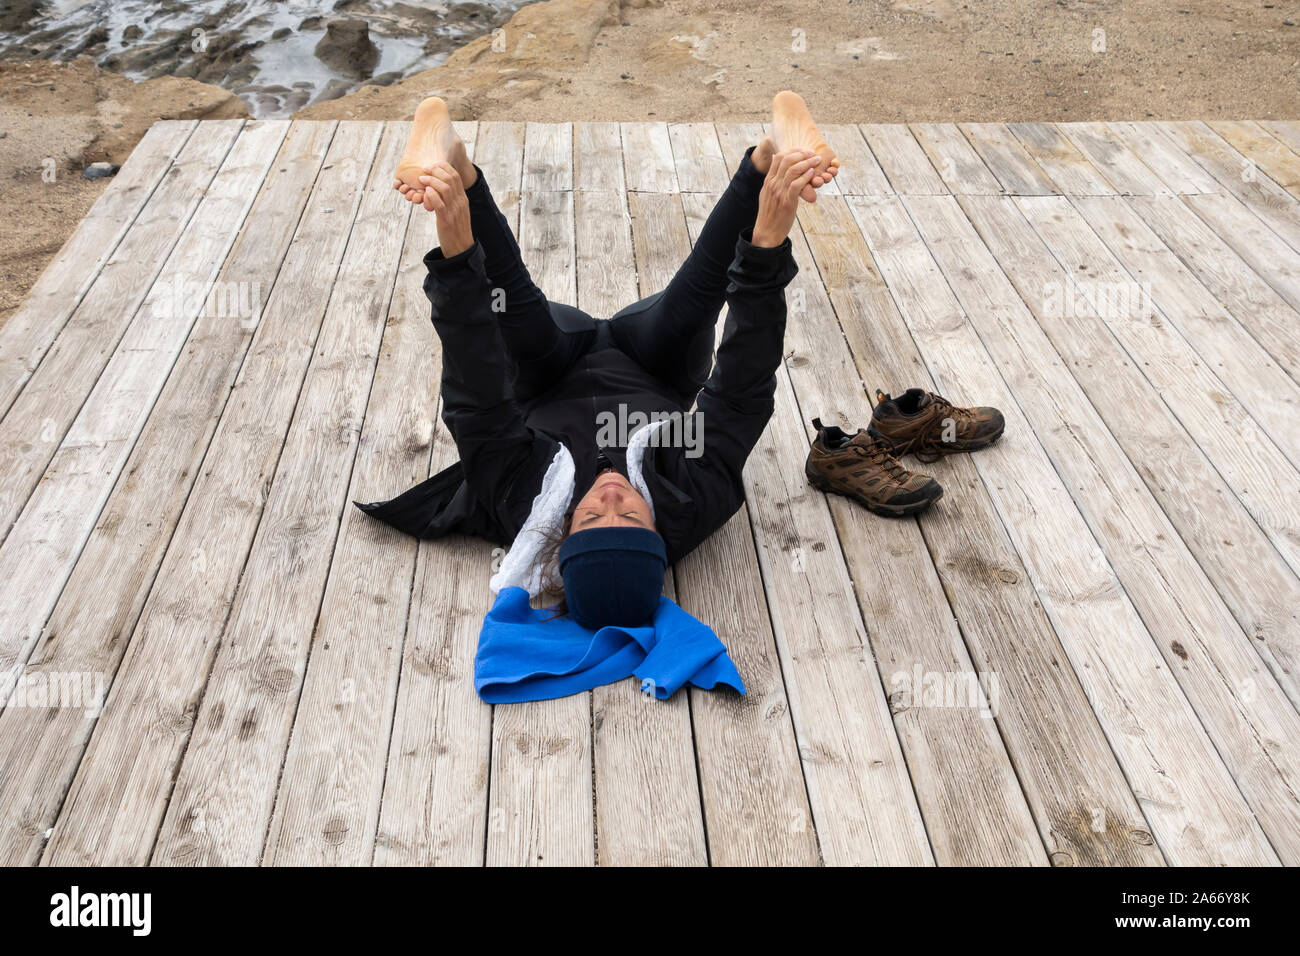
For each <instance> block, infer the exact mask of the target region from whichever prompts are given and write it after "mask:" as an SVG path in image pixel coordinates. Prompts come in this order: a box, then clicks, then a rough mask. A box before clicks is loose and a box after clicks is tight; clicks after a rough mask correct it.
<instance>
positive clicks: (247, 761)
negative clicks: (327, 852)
mask: <svg viewBox="0 0 1300 956" xmlns="http://www.w3.org/2000/svg"><path fill="white" fill-rule="evenodd" d="M408 135H409V134H408V131H407V130H406V129H405V128H403V127H402V126H400V125H393V126H391V127H389V128H388V129H387V130H385V131H384V134H383V137H382V139H381V141H380V145H379V151H378V153H377V154H376V156H375V161H374V165H373V167H372V169H371V176H370V179H369V181H368V183H367V188H366V190H365V195H364V196H363V198H362V205H361V209H360V210H359V212H358V213H357V220H356V223H355V224H354V226H353V228H352V234H351V237H350V238H349V241H348V252H347V253H346V254H345V255H344V258H343V262H342V264H341V265H340V267H339V282H338V286H337V289H336V292H335V294H334V295H333V296H332V297H331V299H330V304H329V308H328V310H327V311H326V313H325V321H324V324H323V325H322V327H321V334H320V337H319V338H318V339H317V342H316V354H315V356H314V357H313V359H312V364H311V366H310V367H309V368H308V370H307V376H306V378H305V379H304V380H303V384H302V389H301V392H300V394H299V398H298V408H297V410H296V411H295V414H294V422H293V424H292V426H291V427H290V429H289V434H288V437H287V438H286V439H285V444H284V450H283V451H282V452H281V454H280V460H279V462H278V463H277V466H276V471H275V475H274V477H273V478H272V483H271V488H270V492H269V494H268V496H267V501H266V507H265V509H264V511H263V513H262V522H261V525H260V526H259V528H258V533H257V536H256V537H255V538H254V539H253V546H252V550H251V552H250V553H249V557H248V562H247V564H246V566H245V568H244V574H243V582H242V584H241V587H240V590H239V593H238V594H237V595H236V598H235V601H234V604H233V605H232V607H231V610H230V620H229V623H228V624H227V626H226V629H225V632H224V634H223V637H222V646H221V649H220V651H219V652H218V654H217V657H216V660H215V661H214V663H213V667H212V673H211V676H210V677H209V679H208V684H207V688H206V689H205V691H204V694H203V707H202V709H201V710H200V711H199V714H198V717H197V719H196V720H195V724H194V732H193V733H192V734H191V737H190V743H189V746H188V748H187V749H186V751H185V757H184V760H183V761H182V763H181V766H180V770H179V771H178V773H177V777H176V784H175V786H174V788H173V790H172V796H171V800H170V802H169V804H168V811H167V815H166V816H165V817H164V819H163V824H162V828H161V830H160V831H159V834H158V841H157V843H156V844H155V847H154V852H153V860H154V862H156V863H159V864H164V865H175V864H188V865H194V864H215V863H220V864H223V865H224V864H236V863H238V864H244V865H250V864H253V863H256V862H257V861H258V860H259V859H260V858H261V854H262V849H263V843H264V840H265V838H266V828H267V824H268V822H269V821H270V817H271V812H272V809H273V803H274V799H275V789H276V785H277V783H278V781H279V775H280V769H281V767H282V766H283V764H284V756H285V750H286V748H287V746H288V743H289V733H290V731H291V729H292V727H293V718H294V714H295V712H296V709H297V705H298V700H299V696H300V693H301V685H302V677H303V673H304V671H305V670H306V666H307V660H308V656H309V654H310V646H311V637H312V633H313V631H314V629H315V627H316V624H317V619H318V615H319V612H320V609H321V605H322V597H321V595H322V593H323V592H324V591H325V589H326V583H327V581H328V579H329V572H330V568H331V554H332V552H333V551H334V546H335V543H336V541H337V538H338V534H339V522H340V519H341V517H342V513H343V510H344V508H345V507H346V506H347V490H348V484H349V479H350V475H351V473H352V468H353V463H354V458H355V454H356V447H357V443H358V439H359V435H360V430H361V429H360V424H361V419H362V416H363V415H364V412H365V403H366V399H367V396H368V395H369V393H370V386H371V382H372V380H373V376H374V370H375V363H376V359H377V357H378V352H379V345H380V340H381V339H382V337H383V330H384V325H385V319H386V317H387V310H388V302H389V297H390V296H391V295H392V290H393V280H394V278H395V276H396V272H397V261H398V255H399V250H400V248H401V242H402V238H403V235H404V229H403V228H402V227H403V226H404V225H405V219H406V216H407V215H408V214H409V212H410V208H411V207H410V204H409V203H406V202H405V201H404V200H403V199H402V198H401V197H400V196H398V195H397V194H396V193H395V192H394V191H393V190H392V189H391V178H390V176H391V174H390V173H389V172H388V171H389V170H391V169H392V168H393V167H394V166H396V165H397V161H398V159H399V158H400V156H401V153H402V149H403V147H404V146H405V143H406V140H407V138H408ZM394 220H396V221H397V228H394ZM354 520H355V519H354ZM353 526H355V525H353ZM345 560H346V559H345ZM386 623H391V622H386ZM336 690H337V689H336ZM236 720H237V721H239V727H238V730H237V731H235V732H234V733H232V732H231V722H232V721H236ZM198 821H202V826H201V827H199V826H196V823H197V822H198Z"/></svg>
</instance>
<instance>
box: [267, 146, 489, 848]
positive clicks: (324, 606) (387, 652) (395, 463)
mask: <svg viewBox="0 0 1300 956" xmlns="http://www.w3.org/2000/svg"><path fill="white" fill-rule="evenodd" d="M388 126H389V132H390V135H392V136H394V137H396V138H397V139H399V140H402V141H405V140H406V138H407V137H408V136H409V135H410V124H407V123H390V124H388ZM458 132H459V133H460V135H461V137H462V138H463V139H465V140H466V147H467V149H468V150H469V151H470V155H471V156H472V155H473V124H468V128H466V126H465V125H461V126H460V127H459V129H458ZM406 211H408V210H399V211H398V213H397V217H396V218H397V219H399V220H400V219H401V218H402V213H403V212H406ZM414 216H415V217H416V218H417V220H418V221H419V222H420V223H421V224H422V225H424V226H425V228H424V229H419V228H414V229H413V228H411V223H410V222H409V221H408V222H407V223H406V225H407V230H406V237H405V243H404V248H403V250H402V253H401V258H402V266H403V268H402V269H400V270H399V272H398V282H399V283H404V285H403V286H402V288H401V289H400V290H399V289H398V288H397V287H396V286H395V287H394V292H393V298H392V301H391V302H390V303H389V305H388V309H387V318H386V321H385V328H384V338H383V344H382V348H381V349H380V353H379V362H378V365H377V367H376V369H375V378H374V384H373V385H372V387H371V390H370V398H369V401H368V402H367V404H366V412H365V423H364V426H363V428H362V431H361V438H360V443H359V447H358V449H357V458H356V464H355V466H354V470H353V475H352V487H351V490H350V492H349V495H348V497H349V498H350V499H352V500H354V501H375V500H379V499H382V498H384V497H386V496H389V495H391V494H393V492H394V489H403V488H408V487H410V486H411V485H414V484H415V483H416V482H418V481H420V480H422V479H423V478H425V477H427V474H428V466H429V448H430V442H431V439H432V432H433V413H434V410H435V408H436V407H437V402H436V396H435V395H434V394H431V392H432V388H433V384H434V381H435V375H434V364H433V358H434V357H435V356H436V354H437V350H436V349H432V348H430V347H429V329H428V325H427V323H426V320H425V316H424V314H423V313H424V309H423V308H421V307H420V306H421V304H422V302H421V300H423V299H424V296H423V295H422V282H423V280H422V277H421V276H420V275H419V273H420V271H422V270H421V269H420V266H421V265H422V259H423V256H424V254H425V253H426V252H427V251H428V250H429V249H430V248H431V247H432V246H433V245H436V244H437V240H436V237H435V238H434V239H433V240H432V241H431V240H430V236H429V228H428V226H429V220H431V219H435V217H433V216H431V215H429V214H428V213H425V212H424V210H423V209H419V208H417V209H415V213H414ZM435 222H436V219H435ZM394 225H395V226H396V223H394ZM373 273H376V274H381V273H382V263H381V262H377V263H375V267H374V269H373ZM435 338H436V336H435ZM417 382H418V383H421V384H423V385H424V387H423V388H417V387H412V386H413V383H417ZM415 561H416V542H415V541H414V540H413V539H411V538H408V537H406V536H404V535H399V534H395V533H393V532H392V531H391V529H389V528H387V527H386V526H385V525H383V524H382V523H380V522H377V521H374V520H372V519H370V518H367V517H365V516H364V515H362V514H361V513H360V512H358V511H357V510H356V509H355V508H350V507H349V508H345V509H344V512H343V522H342V526H341V528H340V530H339V540H338V543H337V544H336V545H335V548H334V558H333V561H332V563H331V565H330V572H329V573H330V576H329V583H328V584H327V586H326V589H325V597H324V600H323V601H322V603H321V609H320V614H319V620H318V623H317V626H316V629H315V633H314V634H313V636H312V644H311V653H310V657H309V658H308V663H307V670H306V675H305V676H304V678H303V686H302V694H301V696H300V697H299V701H298V708H297V712H296V714H295V716H294V723H293V733H292V736H291V737H290V742H289V750H288V753H287V754H286V756H285V760H284V768H283V769H282V771H281V773H280V778H281V780H283V781H288V786H283V787H281V788H280V791H279V794H278V795H277V798H276V802H275V811H274V813H273V814H272V817H271V827H270V832H269V834H268V837H267V846H266V850H265V852H264V853H263V857H262V859H263V862H265V863H268V864H276V865H316V866H339V865H351V866H355V865H362V864H366V863H369V862H370V860H371V856H372V853H373V850H374V843H375V835H376V831H377V828H378V822H379V808H380V797H381V794H382V789H383V783H384V767H385V759H386V757H387V754H388V742H389V737H390V734H391V730H392V725H391V720H392V714H393V707H394V704H395V701H396V697H397V681H398V670H399V667H400V664H401V658H402V638H403V635H404V632H405V629H406V620H407V612H408V610H409V602H410V597H411V581H412V577H413V574H414V572H415Z"/></svg>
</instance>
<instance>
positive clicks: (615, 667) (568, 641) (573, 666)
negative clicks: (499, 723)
mask: <svg viewBox="0 0 1300 956" xmlns="http://www.w3.org/2000/svg"><path fill="white" fill-rule="evenodd" d="M552 614H553V612H552V611H550V610H537V609H534V608H532V607H530V606H529V604H528V592H527V591H525V590H524V589H523V588H519V587H510V588H502V589H501V591H500V593H499V594H497V599H496V602H495V603H494V604H493V605H492V610H490V611H488V614H487V617H485V618H484V619H483V629H482V630H481V631H480V632H479V636H478V653H477V654H475V655H474V689H475V690H477V691H478V695H479V696H480V697H482V698H483V699H484V700H485V701H487V702H488V703H489V704H510V703H518V702H520V701H525V700H550V699H551V698H553V697H567V696H569V695H570V694H577V693H579V692H581V691H584V690H591V688H593V687H599V686H600V685H601V684H611V683H613V682H614V681H617V680H622V679H623V678H625V677H637V678H640V680H641V686H642V689H643V690H647V691H648V690H650V689H651V688H653V690H654V694H655V697H657V698H658V699H659V700H667V699H668V698H669V697H671V696H672V695H673V694H675V693H676V692H677V689H678V688H679V687H681V686H682V685H683V684H687V683H689V684H693V685H694V686H696V687H700V688H703V689H704V690H711V689H713V688H714V687H716V686H718V685H719V684H725V685H726V686H728V687H730V688H732V689H733V690H735V691H738V692H740V693H742V694H743V693H745V683H744V681H742V680H741V679H740V673H739V672H738V671H737V670H736V665H735V664H733V663H732V662H731V658H730V657H728V656H727V648H726V646H725V645H724V644H723V643H722V641H720V640H718V635H716V634H714V633H713V630H712V629H711V628H710V627H708V625H706V624H703V623H701V622H700V621H698V620H696V619H695V618H693V617H691V615H689V614H687V613H686V612H685V611H683V610H682V609H681V608H680V607H678V606H677V605H676V604H674V603H673V602H672V601H670V600H668V598H666V597H660V598H659V608H658V610H656V611H655V615H654V618H653V620H652V621H651V622H650V625H649V626H648V627H602V628H601V629H600V630H598V631H593V630H590V629H589V628H585V627H583V626H582V625H581V624H579V623H578V622H577V621H574V620H573V619H572V618H569V617H558V618H553V619H552V620H547V618H550V617H551V616H552Z"/></svg>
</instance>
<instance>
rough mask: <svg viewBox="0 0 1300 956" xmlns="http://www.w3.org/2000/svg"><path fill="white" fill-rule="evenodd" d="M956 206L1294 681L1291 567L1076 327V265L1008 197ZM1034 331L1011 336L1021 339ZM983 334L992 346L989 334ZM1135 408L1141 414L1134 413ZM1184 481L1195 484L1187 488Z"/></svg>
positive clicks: (1169, 422) (1114, 355)
mask: <svg viewBox="0 0 1300 956" xmlns="http://www.w3.org/2000/svg"><path fill="white" fill-rule="evenodd" d="M1162 201H1163V200H1162ZM962 206H963V210H964V211H965V213H966V215H967V216H968V217H969V219H970V221H971V222H972V223H973V224H974V225H975V227H976V228H977V229H978V231H979V234H980V236H981V238H982V239H983V241H984V242H985V243H986V244H987V245H988V247H989V249H990V250H992V253H993V254H994V255H995V256H996V257H997V259H998V261H999V262H1000V263H1001V265H1002V268H1003V270H1004V272H1005V274H1006V276H1007V277H1008V278H1009V279H1010V280H1011V281H1012V282H1013V283H1014V284H1015V286H1016V289H1017V290H1018V292H1019V294H1020V298H1021V299H1022V300H1023V303H1024V304H1025V305H1026V306H1027V307H1028V308H1029V310H1030V311H1031V312H1032V313H1033V314H1034V316H1035V317H1036V318H1037V319H1038V320H1039V324H1040V325H1041V326H1042V330H1043V331H1044V332H1045V333H1046V334H1047V336H1048V338H1049V339H1050V340H1051V342H1052V345H1053V346H1054V348H1055V350H1056V352H1057V353H1059V355H1060V357H1061V359H1062V360H1063V361H1064V362H1065V363H1066V367H1067V368H1068V369H1070V370H1071V371H1072V372H1073V375H1074V377H1075V379H1077V381H1078V384H1079V385H1080V386H1081V388H1082V389H1083V391H1084V392H1085V393H1086V394H1087V396H1088V399H1089V400H1090V401H1091V403H1092V404H1093V405H1094V406H1095V408H1096V409H1097V411H1098V412H1099V413H1100V415H1101V417H1102V418H1103V419H1104V420H1105V422H1106V423H1107V428H1108V429H1109V430H1110V432H1111V433H1112V434H1113V436H1114V437H1115V439H1116V440H1117V441H1118V443H1119V445H1120V446H1121V448H1123V449H1124V451H1125V453H1126V455H1127V456H1128V458H1129V460H1130V461H1131V462H1132V464H1133V466H1134V468H1135V469H1136V470H1137V472H1138V474H1139V475H1140V476H1141V478H1142V480H1143V482H1144V483H1145V485H1146V486H1147V488H1148V489H1149V491H1150V493H1151V494H1152V495H1153V496H1154V497H1155V498H1156V500H1157V501H1159V502H1160V504H1161V506H1162V508H1163V510H1164V511H1165V513H1166V514H1167V515H1168V517H1169V519H1170V521H1171V522H1172V523H1173V525H1174V527H1175V528H1176V529H1177V530H1178V533H1179V535H1180V537H1181V538H1182V539H1183V541H1184V542H1186V544H1187V546H1188V547H1189V548H1190V549H1191V551H1192V553H1193V554H1194V555H1195V556H1196V558H1197V561H1198V562H1199V563H1200V565H1201V567H1202V568H1204V569H1205V571H1206V573H1207V574H1208V575H1209V576H1210V579H1211V580H1212V581H1213V582H1214V584H1215V587H1216V588H1217V589H1218V591H1219V593H1220V594H1221V595H1223V596H1224V598H1225V600H1226V601H1227V602H1228V605H1229V607H1230V608H1232V610H1233V613H1234V615H1235V616H1236V618H1237V620H1238V621H1240V622H1241V625H1242V627H1243V629H1244V630H1245V631H1246V633H1248V634H1250V635H1251V636H1252V637H1255V638H1257V639H1258V641H1257V646H1259V647H1260V650H1261V653H1264V654H1265V657H1266V659H1267V657H1268V656H1269V654H1270V653H1271V654H1277V655H1281V657H1280V659H1279V661H1278V663H1279V664H1282V667H1280V668H1279V667H1274V668H1273V670H1274V671H1275V673H1276V672H1278V671H1279V670H1280V669H1285V670H1287V671H1289V672H1290V676H1289V677H1288V678H1287V680H1286V682H1285V683H1286V684H1287V685H1288V686H1290V687H1292V688H1293V687H1294V685H1295V676H1294V668H1292V667H1290V664H1289V661H1290V659H1291V657H1292V655H1294V653H1295V652H1294V651H1292V650H1289V648H1291V647H1292V646H1293V644H1294V641H1295V637H1294V635H1295V633H1296V621H1297V606H1298V605H1297V592H1296V586H1297V582H1296V575H1295V572H1294V570H1293V569H1292V568H1291V567H1289V566H1288V563H1287V562H1286V561H1285V560H1284V558H1283V556H1282V555H1281V554H1280V553H1279V551H1278V549H1277V548H1276V547H1275V546H1274V544H1275V543H1274V542H1273V541H1272V540H1271V539H1270V537H1269V536H1268V535H1266V534H1265V531H1264V530H1263V529H1261V527H1260V525H1259V524H1258V523H1257V522H1256V521H1255V520H1254V519H1253V518H1252V516H1251V515H1250V513H1249V512H1248V511H1247V510H1246V508H1245V506H1243V505H1242V504H1241V502H1240V501H1239V500H1238V499H1237V497H1236V495H1234V494H1233V492H1232V490H1231V488H1230V487H1229V486H1228V484H1227V483H1226V482H1225V480H1224V478H1223V476H1222V475H1221V474H1220V473H1219V471H1218V470H1217V469H1215V468H1214V467H1213V466H1212V465H1211V463H1210V462H1209V461H1208V460H1207V459H1206V457H1205V454H1204V453H1203V450H1202V449H1201V448H1200V446H1199V445H1198V443H1197V442H1196V441H1195V440H1193V438H1192V437H1191V436H1190V435H1188V433H1187V431H1186V430H1184V429H1183V428H1182V427H1181V426H1180V424H1179V422H1178V419H1177V418H1176V416H1175V414H1174V412H1173V411H1171V410H1170V409H1168V408H1166V407H1165V406H1164V405H1163V404H1162V402H1161V400H1160V396H1159V394H1158V392H1157V391H1156V389H1155V388H1154V387H1153V386H1152V385H1151V383H1150V382H1148V381H1147V380H1146V379H1145V378H1144V377H1143V376H1142V375H1141V373H1140V372H1139V370H1138V369H1137V367H1136V366H1135V365H1134V364H1133V362H1132V361H1131V360H1130V359H1129V357H1128V356H1127V354H1125V353H1124V352H1123V350H1122V349H1120V348H1119V347H1118V346H1117V345H1116V344H1115V342H1114V340H1113V338H1112V337H1111V336H1110V335H1109V333H1108V332H1106V331H1105V330H1104V329H1101V328H1099V327H1098V324H1097V323H1095V322H1094V323H1093V324H1092V326H1091V332H1092V334H1088V335H1084V334H1081V333H1080V332H1076V331H1075V326H1077V325H1078V324H1079V323H1078V322H1077V320H1076V318H1075V309H1074V306H1073V303H1074V301H1075V296H1074V295H1073V294H1071V293H1069V292H1068V290H1069V289H1070V288H1071V287H1072V286H1071V284H1072V282H1073V281H1074V280H1073V275H1072V273H1073V272H1074V271H1075V270H1074V269H1073V268H1072V267H1071V268H1069V269H1067V268H1065V267H1063V265H1062V264H1061V263H1059V262H1057V260H1056V259H1055V257H1053V256H1052V253H1051V251H1050V250H1048V249H1047V248H1045V247H1044V245H1043V243H1042V242H1041V240H1040V239H1039V238H1038V236H1037V235H1036V234H1035V232H1034V231H1033V229H1032V228H1031V226H1030V225H1029V223H1028V222H1027V221H1026V220H1025V219H1024V217H1023V216H1022V215H1021V214H1020V212H1019V211H1018V210H1017V209H1016V208H1014V207H1013V206H1011V205H1007V204H999V203H994V202H975V201H971V202H966V201H965V200H963V202H962ZM1067 265H1068V264H1067ZM999 301H1001V300H999ZM1063 305H1065V308H1062V306H1063ZM972 314H974V313H972ZM1031 331H1032V330H1030V331H1026V332H1024V333H1023V334H1021V335H1018V336H1017V341H1018V342H1019V343H1020V345H1021V347H1022V348H1026V347H1027V343H1028V342H1029V341H1030V340H1031V338H1032V336H1031ZM986 340H987V341H989V342H990V345H992V339H986ZM1031 354H1034V355H1041V356H1042V359H1041V360H1040V361H1046V359H1047V358H1049V357H1050V353H1047V352H1045V351H1044V350H1043V349H1038V350H1036V351H1035V352H1034V353H1031ZM1007 361H1009V360H1005V359H1004V360H1003V362H1004V368H1005V367H1006V366H1005V363H1006V362H1007ZM1035 367H1038V366H1029V368H1035ZM1135 408H1141V409H1144V414H1142V415H1134V414H1133V409H1135ZM1086 420H1087V419H1086V418H1082V419H1080V422H1079V425H1078V427H1077V428H1075V427H1074V426H1071V425H1063V426H1062V427H1066V428H1071V429H1073V430H1074V431H1076V432H1077V431H1079V430H1080V429H1084V428H1085V426H1084V424H1083V422H1084V421H1086ZM1153 449H1159V454H1154V453H1153V451H1152V450H1153ZM1188 488H1194V489H1196V492H1195V493H1194V494H1189V493H1188V492H1187V489H1188ZM1292 694H1293V695H1294V691H1292Z"/></svg>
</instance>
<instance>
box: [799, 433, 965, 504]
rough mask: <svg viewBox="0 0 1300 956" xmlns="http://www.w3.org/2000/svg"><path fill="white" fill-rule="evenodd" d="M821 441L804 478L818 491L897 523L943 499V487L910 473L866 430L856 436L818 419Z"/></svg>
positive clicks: (812, 452)
mask: <svg viewBox="0 0 1300 956" xmlns="http://www.w3.org/2000/svg"><path fill="white" fill-rule="evenodd" d="M812 423H813V427H814V428H816V429H817V437H816V438H814V439H813V443H812V447H811V448H810V449H809V450H808V460H807V462H805V463H804V466H803V470H804V474H806V475H807V476H808V480H809V481H810V482H812V485H813V487H814V488H819V489H821V490H822V491H830V492H834V493H835V494H837V495H844V497H846V498H852V499H853V500H854V501H856V502H857V503H858V504H860V505H862V507H864V508H866V509H867V510H868V511H874V512H875V513H876V514H878V515H886V516H888V517H891V518H899V517H903V516H905V515H914V514H916V513H917V512H920V511H924V510H925V509H926V508H928V507H930V505H932V504H934V503H935V502H936V501H938V500H939V499H940V498H942V497H943V486H942V485H940V484H939V482H937V481H935V480H934V479H933V478H931V477H930V476H929V475H922V474H920V473H919V472H915V471H908V470H907V469H906V468H904V467H903V466H902V465H900V464H899V463H898V461H897V459H895V458H894V457H893V456H892V455H890V454H889V450H888V448H886V446H885V445H884V443H882V442H881V441H880V440H879V439H876V438H873V437H872V436H870V435H868V434H867V433H866V432H865V431H863V430H862V429H861V428H859V429H858V432H857V434H856V435H849V434H848V433H846V432H845V431H844V430H843V429H841V428H838V427H836V426H835V425H831V426H830V427H829V428H828V427H827V426H825V425H823V424H822V422H821V419H820V418H814V419H813V422H812Z"/></svg>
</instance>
